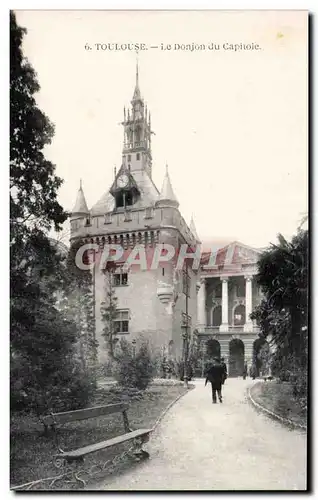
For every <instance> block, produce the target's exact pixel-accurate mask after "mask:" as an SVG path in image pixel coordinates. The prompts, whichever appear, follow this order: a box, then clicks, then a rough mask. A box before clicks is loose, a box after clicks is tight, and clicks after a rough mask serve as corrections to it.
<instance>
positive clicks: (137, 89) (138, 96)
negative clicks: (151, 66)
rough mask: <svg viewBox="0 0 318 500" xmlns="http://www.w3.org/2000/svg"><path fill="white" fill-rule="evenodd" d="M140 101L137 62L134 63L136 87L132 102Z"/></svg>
mask: <svg viewBox="0 0 318 500" xmlns="http://www.w3.org/2000/svg"><path fill="white" fill-rule="evenodd" d="M138 100H141V94H140V88H139V68H138V61H137V63H136V85H135V91H134V95H133V101H138Z"/></svg>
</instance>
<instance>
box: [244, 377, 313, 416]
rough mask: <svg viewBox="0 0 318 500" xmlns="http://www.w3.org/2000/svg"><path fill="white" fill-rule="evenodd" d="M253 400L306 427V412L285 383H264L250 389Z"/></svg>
mask: <svg viewBox="0 0 318 500" xmlns="http://www.w3.org/2000/svg"><path fill="white" fill-rule="evenodd" d="M251 394H252V397H253V399H254V400H255V401H256V402H257V403H259V404H260V405H262V406H264V407H265V408H266V409H267V410H270V411H272V412H274V413H276V414H277V415H279V416H281V417H283V418H288V419H289V420H291V421H292V422H295V423H296V424H301V425H307V412H306V410H304V409H303V408H302V407H301V405H300V403H299V400H298V399H296V398H295V397H294V395H293V393H292V388H291V386H290V384H288V383H287V382H264V383H261V384H256V385H255V386H254V387H253V388H252V389H251Z"/></svg>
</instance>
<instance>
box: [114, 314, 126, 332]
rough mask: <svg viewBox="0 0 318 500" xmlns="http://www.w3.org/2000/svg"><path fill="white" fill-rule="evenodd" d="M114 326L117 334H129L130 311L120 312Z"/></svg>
mask: <svg viewBox="0 0 318 500" xmlns="http://www.w3.org/2000/svg"><path fill="white" fill-rule="evenodd" d="M114 326H115V331H116V333H129V311H127V310H118V311H117V317H116V319H115V320H114Z"/></svg>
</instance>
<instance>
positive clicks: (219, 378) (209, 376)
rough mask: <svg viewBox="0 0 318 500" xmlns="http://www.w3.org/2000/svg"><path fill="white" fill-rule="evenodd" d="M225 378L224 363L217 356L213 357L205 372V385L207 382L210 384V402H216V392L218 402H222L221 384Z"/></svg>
mask: <svg viewBox="0 0 318 500" xmlns="http://www.w3.org/2000/svg"><path fill="white" fill-rule="evenodd" d="M224 380H225V370H224V365H223V364H222V363H221V361H220V359H219V358H214V360H213V363H212V365H211V366H210V368H209V369H208V371H207V373H206V380H205V385H207V383H208V382H210V383H211V385H212V403H216V402H217V401H216V393H217V394H218V398H219V402H220V403H222V384H223V383H224Z"/></svg>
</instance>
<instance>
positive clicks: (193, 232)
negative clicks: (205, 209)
mask: <svg viewBox="0 0 318 500" xmlns="http://www.w3.org/2000/svg"><path fill="white" fill-rule="evenodd" d="M190 231H191V233H192V234H193V236H194V237H195V239H196V241H197V242H198V243H200V242H201V241H200V238H199V236H198V233H197V229H196V227H195V223H194V219H193V215H192V216H191V222H190Z"/></svg>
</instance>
